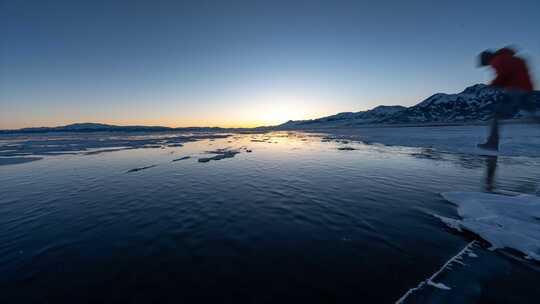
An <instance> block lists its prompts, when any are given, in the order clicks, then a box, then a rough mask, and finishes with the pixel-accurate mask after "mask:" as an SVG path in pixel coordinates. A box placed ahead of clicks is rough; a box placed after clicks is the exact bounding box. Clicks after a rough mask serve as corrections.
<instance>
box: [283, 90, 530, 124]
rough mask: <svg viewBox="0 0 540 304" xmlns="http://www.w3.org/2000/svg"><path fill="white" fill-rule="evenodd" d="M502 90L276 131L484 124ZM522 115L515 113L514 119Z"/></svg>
mask: <svg viewBox="0 0 540 304" xmlns="http://www.w3.org/2000/svg"><path fill="white" fill-rule="evenodd" d="M501 95H502V91H501V90H499V89H496V88H493V87H490V86H487V85H484V84H476V85H473V86H471V87H468V88H466V89H465V90H464V91H463V92H461V93H458V94H444V93H438V94H435V95H433V96H431V97H429V98H427V99H426V100H424V101H422V102H420V103H419V104H417V105H414V106H412V107H403V106H378V107H376V108H373V109H371V110H368V111H360V112H354V113H353V112H345V113H339V114H336V115H332V116H327V117H322V118H317V119H310V120H296V121H294V120H291V121H288V122H286V123H284V124H281V125H279V126H277V128H279V129H309V128H328V127H354V126H359V125H380V124H385V125H394V124H415V125H417V124H434V123H440V124H452V123H467V122H478V121H486V120H489V119H491V118H492V117H493V112H494V109H495V101H496V100H497V99H498V98H500V97H501ZM534 99H535V102H536V108H537V110H540V92H539V91H535V92H534ZM520 115H522V113H519V112H518V113H515V114H514V115H513V117H509V118H518V117H520Z"/></svg>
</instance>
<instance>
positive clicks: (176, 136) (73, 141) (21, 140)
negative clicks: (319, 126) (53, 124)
mask: <svg viewBox="0 0 540 304" xmlns="http://www.w3.org/2000/svg"><path fill="white" fill-rule="evenodd" d="M229 136H230V134H221V133H209V132H203V133H178V132H136V133H133V132H91V133H69V134H66V133H52V134H50V133H43V134H41V133H39V134H7V135H0V165H7V164H16V163H21V162H28V161H34V160H39V159H41V158H42V157H29V156H49V155H62V154H82V155H95V154H101V153H106V152H116V151H122V150H129V149H139V148H148V149H151V148H161V149H164V148H165V147H170V148H175V147H182V146H183V144H185V143H188V142H194V141H199V140H212V139H219V138H226V137H229Z"/></svg>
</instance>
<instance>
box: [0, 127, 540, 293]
mask: <svg viewBox="0 0 540 304" xmlns="http://www.w3.org/2000/svg"><path fill="white" fill-rule="evenodd" d="M36 136H41V137H43V136H46V135H36ZM321 139H322V138H321V137H320V136H314V135H307V134H301V133H294V134H293V133H291V134H287V133H273V134H271V135H263V134H255V135H252V134H244V135H242V134H237V135H234V136H232V137H229V138H222V139H220V138H218V139H215V140H201V141H198V142H191V143H186V144H185V145H184V146H183V147H164V148H163V149H161V148H150V149H148V148H147V149H130V150H123V151H117V152H107V153H99V154H93V155H82V154H75V155H58V156H50V155H48V156H46V157H44V159H42V160H38V161H33V162H28V163H22V164H12V165H4V166H0V302H1V303H27V302H29V303H32V302H33V303H44V302H50V303H59V302H66V303H84V302H95V303H103V302H132V303H148V302H172V303H184V302H202V301H213V302H217V303H222V302H228V303H243V302H248V303H282V302H297V303H303V302H306V303H313V302H346V303H350V302H357V303H392V302H394V301H396V300H397V299H398V298H399V297H401V296H402V295H403V294H404V293H405V292H406V291H407V290H408V289H409V288H412V287H414V286H416V285H417V284H418V282H420V281H422V280H424V279H425V278H426V277H428V276H430V275H431V274H432V273H434V272H435V271H436V270H437V269H438V268H439V267H440V266H441V265H442V264H444V263H445V261H447V260H448V259H449V258H450V257H451V256H453V255H454V254H456V253H457V252H458V251H459V250H461V248H463V246H465V245H466V244H467V243H468V242H469V241H471V240H472V239H473V237H474V236H471V235H464V234H459V233H456V232H454V231H452V230H450V229H449V228H447V227H446V226H445V225H444V224H443V223H442V222H440V220H439V219H437V218H435V217H434V216H433V215H432V214H439V215H443V216H448V217H456V216H457V215H456V211H455V207H454V206H452V205H451V204H449V203H448V202H446V201H444V200H443V199H442V198H441V197H440V195H439V193H440V192H443V191H451V190H460V191H461V190H463V191H467V190H471V191H483V189H484V187H485V184H484V175H485V171H486V163H487V162H486V158H483V157H479V156H467V155H459V154H438V153H435V152H433V151H429V150H423V149H416V148H400V147H384V146H378V145H363V144H359V143H339V142H333V141H329V142H327V141H324V140H321ZM227 147H230V148H232V149H236V148H240V150H239V151H240V153H239V154H236V155H235V156H234V157H233V158H225V159H221V160H211V161H208V162H205V163H201V162H199V161H198V159H199V158H202V157H211V156H213V155H206V154H204V151H208V150H215V149H217V148H227ZM241 147H243V148H241ZM340 147H353V148H356V149H357V150H352V151H347V150H338V148H340ZM246 149H248V150H252V152H247V151H246ZM183 156H190V157H191V158H189V159H185V160H180V161H176V162H171V161H172V160H173V159H177V158H180V157H183ZM152 165H156V166H155V167H151V168H147V169H144V170H139V171H135V172H129V173H128V171H129V170H130V169H134V168H142V167H147V166H152ZM539 165H540V160H539V159H537V158H524V157H513V158H505V157H500V158H499V159H498V166H497V182H496V188H497V189H504V190H511V191H519V192H529V193H530V192H533V191H534V189H535V187H536V185H537V184H538V181H539V179H540V169H539ZM476 252H477V254H478V255H479V256H480V257H479V258H478V259H476V262H474V263H473V264H471V265H468V266H466V267H464V269H463V270H460V269H455V272H452V273H449V274H447V275H446V278H447V280H448V281H447V283H446V284H447V285H449V286H450V287H452V290H449V291H446V290H441V291H436V292H435V293H428V294H427V295H426V298H425V299H424V300H425V301H426V302H437V303H443V302H445V301H446V302H454V303H466V302H484V303H508V302H513V303H527V302H529V303H533V302H534V301H535V300H534V299H538V298H540V297H539V296H540V290H539V289H538V283H539V282H540V272H538V270H537V268H538V265H537V264H534V262H531V261H522V260H520V259H519V258H516V257H515V255H514V254H513V253H508V252H506V253H505V252H491V251H488V250H486V249H484V248H483V247H482V246H481V247H479V248H477V249H476ZM443 279H444V278H443ZM434 299H435V300H434Z"/></svg>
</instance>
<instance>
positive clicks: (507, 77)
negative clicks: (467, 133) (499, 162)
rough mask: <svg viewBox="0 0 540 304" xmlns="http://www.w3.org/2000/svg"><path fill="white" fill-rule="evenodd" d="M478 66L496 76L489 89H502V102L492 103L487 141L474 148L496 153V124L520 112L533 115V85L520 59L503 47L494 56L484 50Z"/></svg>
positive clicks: (512, 51)
mask: <svg viewBox="0 0 540 304" xmlns="http://www.w3.org/2000/svg"><path fill="white" fill-rule="evenodd" d="M479 61H480V62H479V65H480V66H482V67H483V66H488V65H489V66H491V67H492V68H493V69H494V70H495V73H496V77H495V79H493V81H492V82H491V84H490V85H491V86H494V87H496V88H499V89H502V90H503V94H502V98H500V99H499V100H497V101H496V102H495V111H494V114H493V120H492V122H491V126H490V134H489V137H488V138H487V141H486V142H485V143H482V144H478V147H479V148H482V149H488V150H493V151H498V150H499V120H500V119H503V118H511V117H512V116H514V115H515V114H516V113H518V112H519V111H520V110H525V111H527V112H531V113H532V112H534V111H535V110H536V106H535V103H534V100H533V98H532V97H533V96H532V94H531V93H532V91H533V84H532V81H531V77H530V75H529V69H528V67H527V63H526V62H525V60H524V59H522V58H520V57H517V56H516V52H515V51H514V50H513V49H511V48H509V47H505V48H502V49H500V50H498V51H496V52H493V51H490V50H486V51H484V52H482V53H481V54H480V55H479Z"/></svg>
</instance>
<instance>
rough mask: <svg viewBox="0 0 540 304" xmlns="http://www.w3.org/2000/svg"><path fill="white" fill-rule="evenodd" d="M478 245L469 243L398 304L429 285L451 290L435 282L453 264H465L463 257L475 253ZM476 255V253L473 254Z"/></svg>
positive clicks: (397, 303)
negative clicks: (473, 249) (474, 250)
mask: <svg viewBox="0 0 540 304" xmlns="http://www.w3.org/2000/svg"><path fill="white" fill-rule="evenodd" d="M475 244H476V241H471V242H470V243H468V244H467V245H466V246H465V247H463V249H461V251H459V252H458V253H457V254H456V255H454V256H453V257H451V258H450V259H449V260H448V261H446V263H444V265H443V266H442V267H441V268H439V270H437V271H436V272H435V273H434V274H432V275H431V276H430V277H429V278H427V279H425V280H424V281H422V282H420V283H419V284H418V285H417V286H416V287H413V288H411V289H409V290H407V292H406V293H405V294H403V296H401V298H399V299H398V300H397V301H396V304H400V303H404V301H405V300H406V299H407V298H408V297H409V296H410V295H411V294H413V293H414V292H415V291H417V290H420V289H421V288H422V287H424V286H425V285H426V284H427V285H430V286H433V287H436V288H439V289H444V290H450V289H451V288H450V287H448V286H446V285H445V284H443V283H437V282H434V281H433V280H434V279H435V278H436V277H437V276H438V275H439V274H440V273H441V272H443V271H444V270H445V269H447V268H448V267H449V266H450V265H451V264H452V263H455V262H459V263H461V264H463V263H462V262H461V260H462V256H463V255H464V254H469V253H473V252H472V249H471V248H472V247H473V246H474V245H475ZM473 254H474V253H473Z"/></svg>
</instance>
